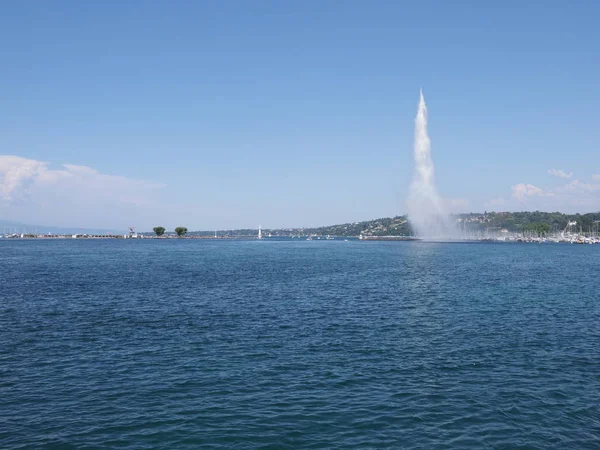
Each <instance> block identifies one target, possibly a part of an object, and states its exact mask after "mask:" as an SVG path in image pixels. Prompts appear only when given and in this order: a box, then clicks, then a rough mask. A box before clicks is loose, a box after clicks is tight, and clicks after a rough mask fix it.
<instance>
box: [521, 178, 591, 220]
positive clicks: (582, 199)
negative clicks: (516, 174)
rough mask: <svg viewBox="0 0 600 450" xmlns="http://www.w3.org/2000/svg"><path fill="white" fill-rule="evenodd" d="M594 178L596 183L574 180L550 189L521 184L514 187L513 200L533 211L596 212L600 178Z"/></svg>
mask: <svg viewBox="0 0 600 450" xmlns="http://www.w3.org/2000/svg"><path fill="white" fill-rule="evenodd" d="M567 175H569V176H571V174H567ZM563 178H568V177H563ZM592 178H593V180H594V181H596V182H587V181H581V180H572V181H569V182H568V183H566V184H562V185H560V186H555V187H549V188H542V187H538V186H535V185H533V184H528V183H521V184H517V185H514V186H512V198H513V199H515V200H516V201H517V202H518V203H517V204H520V205H521V206H524V205H527V208H531V209H533V208H535V209H544V210H560V211H567V212H571V211H573V212H574V211H596V210H599V209H600V183H598V182H597V181H600V177H599V176H596V175H594V176H592ZM513 206H516V205H513Z"/></svg>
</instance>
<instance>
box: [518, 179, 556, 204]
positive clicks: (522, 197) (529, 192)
mask: <svg viewBox="0 0 600 450" xmlns="http://www.w3.org/2000/svg"><path fill="white" fill-rule="evenodd" d="M512 195H513V197H514V198H516V199H517V200H518V201H519V202H520V203H527V200H528V199H529V198H530V197H544V196H547V195H549V193H548V192H545V191H544V190H543V189H542V188H539V187H537V186H534V185H533V184H525V183H521V184H516V185H514V186H512Z"/></svg>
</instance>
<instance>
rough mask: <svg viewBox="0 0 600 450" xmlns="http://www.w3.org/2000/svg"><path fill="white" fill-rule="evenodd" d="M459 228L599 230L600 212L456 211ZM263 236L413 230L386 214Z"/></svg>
mask: <svg viewBox="0 0 600 450" xmlns="http://www.w3.org/2000/svg"><path fill="white" fill-rule="evenodd" d="M452 218H453V219H454V220H456V223H457V227H459V228H460V229H462V230H463V231H485V230H501V229H506V230H508V231H510V232H522V231H527V230H533V229H540V226H541V225H543V228H544V229H546V230H548V231H553V232H558V231H562V230H564V229H565V227H566V226H567V224H568V223H569V222H576V223H577V225H576V226H575V228H576V229H577V230H580V229H581V230H583V231H585V232H588V231H595V232H600V212H597V213H587V214H563V213H560V212H541V211H521V212H489V213H488V212H483V213H465V214H454V215H452ZM262 232H263V235H269V234H271V235H272V236H307V235H311V234H312V235H317V236H326V235H331V236H359V235H361V234H362V235H365V236H411V235H413V231H412V228H411V225H410V221H409V219H408V217H407V216H396V217H384V218H380V219H374V220H366V221H362V222H351V223H344V224H339V225H328V226H323V227H314V228H279V229H263V230H262ZM257 233H258V230H257V229H255V228H254V229H242V230H220V231H217V234H219V235H221V236H222V235H226V236H256V235H257ZM188 234H190V235H197V236H212V235H213V234H214V231H193V232H191V233H188Z"/></svg>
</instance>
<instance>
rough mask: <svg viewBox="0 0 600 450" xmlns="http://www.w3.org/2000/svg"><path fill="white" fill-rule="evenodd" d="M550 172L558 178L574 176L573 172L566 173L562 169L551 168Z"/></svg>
mask: <svg viewBox="0 0 600 450" xmlns="http://www.w3.org/2000/svg"><path fill="white" fill-rule="evenodd" d="M548 173H549V174H550V175H552V176H553V177H557V178H571V177H572V176H573V172H569V173H566V172H565V171H564V170H560V169H550V170H548Z"/></svg>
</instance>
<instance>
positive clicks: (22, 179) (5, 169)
mask: <svg viewBox="0 0 600 450" xmlns="http://www.w3.org/2000/svg"><path fill="white" fill-rule="evenodd" d="M44 170H46V164H45V163H43V162H41V161H35V160H32V159H25V158H21V157H19V156H11V155H2V156H0V200H4V201H5V202H12V201H14V200H16V199H17V198H19V197H20V196H21V195H23V194H26V193H27V192H28V189H29V185H30V183H31V182H32V181H33V180H34V179H35V178H36V177H38V176H39V175H40V173H41V172H43V171H44Z"/></svg>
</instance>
